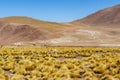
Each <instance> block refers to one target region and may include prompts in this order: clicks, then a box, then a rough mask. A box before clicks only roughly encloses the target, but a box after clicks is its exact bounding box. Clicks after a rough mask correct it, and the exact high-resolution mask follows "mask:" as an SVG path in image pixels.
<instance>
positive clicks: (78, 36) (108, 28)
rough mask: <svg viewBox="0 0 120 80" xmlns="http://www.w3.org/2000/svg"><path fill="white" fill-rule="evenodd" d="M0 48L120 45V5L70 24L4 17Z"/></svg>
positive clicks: (1, 19)
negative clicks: (10, 46)
mask: <svg viewBox="0 0 120 80" xmlns="http://www.w3.org/2000/svg"><path fill="white" fill-rule="evenodd" d="M0 45H39V46H41V45H48V46H120V5H116V6H113V7H110V8H106V9H103V10H100V11H98V12H96V13H93V14H91V15H89V16H87V17H85V18H83V19H79V20H75V21H72V22H68V23H56V22H47V21H41V20H37V19H33V18H29V17H25V16H11V17H5V18H0Z"/></svg>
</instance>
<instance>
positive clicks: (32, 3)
mask: <svg viewBox="0 0 120 80" xmlns="http://www.w3.org/2000/svg"><path fill="white" fill-rule="evenodd" d="M117 4H120V0H0V18H3V17H8V16H27V17H32V18H35V19H39V20H43V21H50V22H71V21H73V20H77V19H81V18H84V17H86V16H88V15H90V14H92V13H95V12H96V11H99V10H101V9H104V8H107V7H111V6H114V5H117Z"/></svg>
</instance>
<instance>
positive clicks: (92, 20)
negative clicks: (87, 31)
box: [73, 5, 120, 26]
mask: <svg viewBox="0 0 120 80" xmlns="http://www.w3.org/2000/svg"><path fill="white" fill-rule="evenodd" d="M73 23H75V24H81V23H84V24H87V25H92V26H120V5H117V6H113V7H110V8H106V9H103V10H100V11H98V12H96V13H94V14H91V15H89V16H87V17H85V18H83V19H80V20H76V21H74V22H73Z"/></svg>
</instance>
